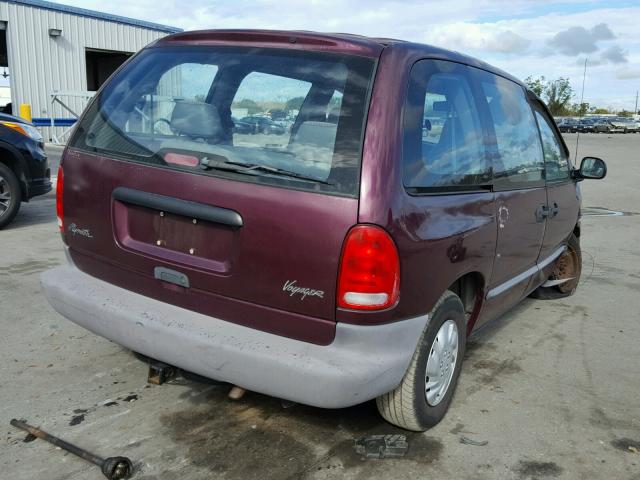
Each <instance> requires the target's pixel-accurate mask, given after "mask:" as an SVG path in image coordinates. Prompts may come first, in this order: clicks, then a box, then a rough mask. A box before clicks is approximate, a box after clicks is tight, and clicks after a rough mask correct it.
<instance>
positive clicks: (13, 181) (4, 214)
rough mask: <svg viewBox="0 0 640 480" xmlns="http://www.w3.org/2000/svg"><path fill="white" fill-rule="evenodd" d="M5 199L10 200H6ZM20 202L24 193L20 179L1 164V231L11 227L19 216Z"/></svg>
mask: <svg viewBox="0 0 640 480" xmlns="http://www.w3.org/2000/svg"><path fill="white" fill-rule="evenodd" d="M5 197H8V199H7V200H5ZM5 202H6V203H5ZM20 202H22V191H21V190H20V183H19V182H18V177H16V174H15V173H13V170H11V169H10V168H9V167H8V166H6V165H5V164H4V163H0V229H2V228H4V227H6V226H7V225H9V223H11V221H12V220H13V219H14V218H15V216H16V215H17V214H18V210H20Z"/></svg>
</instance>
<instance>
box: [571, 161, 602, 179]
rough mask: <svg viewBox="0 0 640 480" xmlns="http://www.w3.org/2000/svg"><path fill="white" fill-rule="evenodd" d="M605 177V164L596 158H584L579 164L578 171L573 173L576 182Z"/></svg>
mask: <svg viewBox="0 0 640 480" xmlns="http://www.w3.org/2000/svg"><path fill="white" fill-rule="evenodd" d="M606 175H607V164H606V163H604V160H602V159H601V158H598V157H584V158H583V159H582V162H581V163H580V169H579V170H576V171H575V177H576V178H577V179H578V180H584V179H585V178H587V179H593V180H600V179H602V178H604V177H605V176H606Z"/></svg>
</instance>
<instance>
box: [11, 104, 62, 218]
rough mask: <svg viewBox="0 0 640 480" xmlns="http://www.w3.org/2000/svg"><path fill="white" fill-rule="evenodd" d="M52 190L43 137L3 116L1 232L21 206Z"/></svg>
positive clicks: (15, 119)
mask: <svg viewBox="0 0 640 480" xmlns="http://www.w3.org/2000/svg"><path fill="white" fill-rule="evenodd" d="M50 190H51V172H50V170H49V160H48V159H47V155H46V154H45V153H44V140H43V139H42V135H41V134H40V132H39V131H38V129H37V128H35V127H34V126H33V125H32V124H31V123H29V122H27V121H25V120H23V119H22V118H18V117H14V116H12V115H7V114H5V113H0V229H1V228H4V227H6V226H7V225H8V224H9V223H10V222H11V221H12V220H13V219H14V218H15V216H16V215H17V214H18V210H19V209H20V204H21V203H22V202H28V201H29V200H30V199H31V198H33V197H35V196H36V195H43V194H45V193H47V192H49V191H50Z"/></svg>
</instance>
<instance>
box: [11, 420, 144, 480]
mask: <svg viewBox="0 0 640 480" xmlns="http://www.w3.org/2000/svg"><path fill="white" fill-rule="evenodd" d="M10 423H11V425H13V426H14V427H16V428H19V429H21V430H24V431H25V432H28V433H29V434H30V435H33V436H34V437H37V438H40V439H42V440H45V441H47V442H49V443H51V444H53V445H55V446H56V447H60V448H62V449H63V450H66V451H67V452H70V453H73V454H74V455H77V456H78V457H80V458H82V459H83V460H86V461H88V462H91V463H93V464H94V465H97V466H98V467H100V469H101V470H102V473H103V474H104V476H105V477H107V478H108V479H109V480H120V479H123V478H129V476H131V474H132V473H133V464H132V463H131V460H129V459H128V458H127V457H108V458H101V457H98V456H97V455H94V454H92V453H89V452H87V451H86V450H84V449H82V448H80V447H76V446H75V445H73V444H71V443H69V442H65V441H64V440H62V439H61V438H58V437H54V436H53V435H50V434H48V433H47V432H45V431H43V430H40V429H39V428H36V427H33V426H31V425H29V424H28V423H27V422H26V421H23V420H16V419H15V418H14V419H13V420H11V422H10Z"/></svg>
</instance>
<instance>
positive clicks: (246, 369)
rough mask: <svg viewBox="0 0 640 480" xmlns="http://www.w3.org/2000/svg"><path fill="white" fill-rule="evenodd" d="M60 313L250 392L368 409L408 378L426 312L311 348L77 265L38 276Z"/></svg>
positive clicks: (347, 332) (346, 329) (341, 326)
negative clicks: (171, 301) (103, 277)
mask: <svg viewBox="0 0 640 480" xmlns="http://www.w3.org/2000/svg"><path fill="white" fill-rule="evenodd" d="M40 281H41V284H42V287H43V289H44V292H45V295H46V296H47V299H48V300H49V302H50V303H51V305H52V306H53V308H54V309H55V310H56V311H57V312H58V313H60V314H61V315H63V316H65V317H67V318H68V319H69V320H71V321H72V322H74V323H77V324H78V325H80V326H82V327H85V328H87V329H88V330H90V331H92V332H94V333H96V334H98V335H100V336H102V337H105V338H107V339H109V340H112V341H114V342H116V343H118V344H120V345H123V346H125V347H127V348H129V349H131V350H134V351H137V352H140V353H142V354H144V355H147V356H149V357H152V358H155V359H158V360H162V361H164V362H166V363H169V364H171V365H175V366H177V367H180V368H183V369H185V370H188V371H191V372H194V373H197V374H200V375H203V376H206V377H209V378H213V379H216V380H221V381H226V382H230V383H233V384H236V385H239V386H241V387H243V388H246V389H248V390H252V391H256V392H260V393H264V394H267V395H272V396H275V397H279V398H285V399H288V400H292V401H295V402H299V403H304V404H307V405H313V406H317V407H323V408H341V407H348V406H351V405H355V404H358V403H362V402H364V401H367V400H370V399H372V398H375V397H377V396H379V395H381V394H383V393H386V392H388V391H390V390H392V389H394V388H395V387H396V386H397V385H398V384H399V383H400V381H401V380H402V377H403V376H404V374H405V372H406V370H407V367H408V365H409V362H410V360H411V357H412V355H413V352H414V350H415V348H416V345H417V341H418V339H419V337H420V334H421V332H422V330H423V329H424V327H425V326H426V324H427V320H428V318H427V316H426V315H424V316H420V317H415V318H411V319H407V320H403V321H400V322H395V323H392V324H386V325H375V326H361V325H350V324H345V323H338V324H337V327H336V335H335V339H334V341H333V343H331V344H330V345H326V346H320V345H314V344H310V343H306V342H302V341H299V340H293V339H290V338H286V337H281V336H278V335H273V334H270V333H266V332H262V331H260V330H254V329H251V328H248V327H244V326H242V325H237V324H234V323H230V322H226V321H223V320H219V319H216V318H212V317H209V316H206V315H202V314H200V313H196V312H193V311H190V310H186V309H183V308H180V307H176V306H174V305H170V304H166V303H163V302H160V301H158V300H154V299H151V298H148V297H145V296H142V295H139V294H137V293H133V292H130V291H128V290H125V289H122V288H120V287H116V286H114V285H111V284H109V283H106V282H104V281H102V280H99V279H96V278H94V277H91V276H89V275H87V274H85V273H83V272H81V271H80V270H79V269H78V268H77V267H75V266H74V265H66V266H62V267H57V268H54V269H52V270H49V271H47V272H45V273H43V274H42V276H41V277H40Z"/></svg>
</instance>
